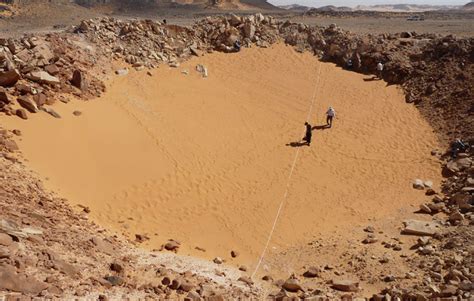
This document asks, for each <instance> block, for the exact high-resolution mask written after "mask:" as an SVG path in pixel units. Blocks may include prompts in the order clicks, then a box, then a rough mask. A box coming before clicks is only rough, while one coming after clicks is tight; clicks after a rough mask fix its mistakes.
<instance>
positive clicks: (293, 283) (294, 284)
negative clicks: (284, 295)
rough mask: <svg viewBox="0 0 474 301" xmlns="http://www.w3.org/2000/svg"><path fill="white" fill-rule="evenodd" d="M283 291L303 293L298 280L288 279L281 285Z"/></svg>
mask: <svg viewBox="0 0 474 301" xmlns="http://www.w3.org/2000/svg"><path fill="white" fill-rule="evenodd" d="M282 287H283V289H285V290H286V291H289V292H294V293H296V292H298V291H304V290H303V288H302V287H301V285H300V284H299V282H298V280H297V279H295V278H289V279H287V280H286V281H285V283H283V285H282Z"/></svg>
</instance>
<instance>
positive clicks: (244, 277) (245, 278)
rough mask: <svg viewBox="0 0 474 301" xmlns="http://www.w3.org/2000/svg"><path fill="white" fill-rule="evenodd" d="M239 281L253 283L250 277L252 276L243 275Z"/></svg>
mask: <svg viewBox="0 0 474 301" xmlns="http://www.w3.org/2000/svg"><path fill="white" fill-rule="evenodd" d="M238 281H240V282H243V283H245V284H247V285H253V281H252V279H250V277H248V276H241V277H239V279H238Z"/></svg>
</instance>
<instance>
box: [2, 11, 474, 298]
mask: <svg viewBox="0 0 474 301" xmlns="http://www.w3.org/2000/svg"><path fill="white" fill-rule="evenodd" d="M236 40H239V41H241V43H242V45H243V47H269V46H270V45H271V44H273V43H276V42H279V41H284V42H285V43H287V44H290V45H292V46H294V47H295V49H296V50H297V51H300V52H303V51H311V52H313V53H314V54H315V55H316V56H318V57H319V58H320V59H322V60H325V61H330V62H334V63H336V64H337V65H339V66H341V67H347V62H348V60H349V59H350V60H352V66H350V69H351V70H353V71H355V72H361V73H365V74H368V78H367V80H377V78H375V77H373V76H371V74H374V73H375V71H376V65H377V63H378V62H382V63H383V64H384V70H383V73H382V77H383V79H384V80H386V81H387V82H388V83H389V84H399V85H401V87H402V88H403V89H404V91H405V94H406V101H407V103H413V104H414V105H415V106H417V108H419V110H420V112H421V113H422V114H423V116H424V117H425V118H426V119H427V120H428V121H429V122H430V123H431V125H432V126H433V128H434V129H435V130H436V131H437V133H438V134H439V137H440V140H441V141H443V142H444V143H445V145H448V142H449V141H451V140H452V139H453V138H458V137H461V138H463V139H465V140H467V141H469V142H470V143H471V145H472V143H473V142H474V140H473V139H474V127H473V126H472V124H474V117H473V116H474V114H473V112H474V89H473V83H474V65H473V61H474V50H473V44H474V39H472V38H463V39H460V38H456V37H455V36H438V35H432V34H422V35H419V34H417V33H415V32H403V33H399V34H381V35H361V34H355V33H351V32H348V31H345V30H342V29H340V28H339V27H337V26H336V25H331V26H328V27H318V26H307V25H304V24H296V23H291V22H289V21H286V22H281V21H277V20H276V19H274V18H272V17H269V16H263V15H261V14H256V15H253V16H249V17H239V16H236V15H230V16H225V17H208V18H204V19H202V20H200V21H197V22H196V23H195V24H194V25H193V26H191V27H179V26H174V25H165V24H162V23H160V22H156V21H150V20H140V21H138V20H135V21H133V20H132V21H122V20H118V19H113V18H99V19H92V20H85V21H83V22H82V23H81V24H80V25H78V26H76V27H74V28H71V29H69V30H68V31H67V32H62V33H50V34H46V35H36V36H32V35H27V36H24V37H23V38H20V39H3V40H2V39H0V86H1V89H0V111H1V112H3V113H4V114H6V115H12V117H11V118H23V119H28V116H30V114H44V113H46V114H50V115H51V118H60V117H61V116H59V114H57V113H56V112H55V111H54V103H55V102H56V101H62V102H66V103H67V102H68V99H69V98H70V97H79V98H83V99H85V100H88V99H92V98H94V97H98V96H100V95H101V93H103V92H104V91H105V86H104V84H103V82H102V81H101V79H102V78H104V76H106V75H108V74H111V67H110V66H112V63H113V62H114V61H120V62H121V61H125V62H126V63H128V64H129V68H136V69H138V70H141V69H146V68H156V67H158V66H160V65H163V64H166V65H168V66H170V67H178V66H179V64H180V62H181V61H183V60H186V59H188V58H189V57H191V56H201V55H203V54H204V53H209V52H213V51H223V52H231V51H233V44H234V42H235V41H236ZM204 68H205V67H204ZM116 73H117V74H118V75H124V76H125V75H126V74H127V69H121V70H116ZM0 134H1V135H0V150H1V153H0V154H1V156H0V158H2V159H0V160H1V161H0V163H1V165H2V169H1V170H2V174H1V176H2V185H1V187H0V202H1V203H0V204H2V211H1V215H0V219H1V223H0V234H2V235H1V236H0V245H1V246H2V249H0V251H1V252H0V263H1V265H0V269H1V270H0V290H4V291H9V292H12V294H15V293H19V294H25V295H29V296H43V297H47V296H64V295H67V294H70V295H76V296H85V295H86V294H87V293H90V292H101V294H104V297H101V298H102V299H104V298H106V297H105V296H106V295H108V296H121V295H120V294H129V293H131V292H134V293H136V294H143V295H140V296H146V295H148V296H149V297H151V298H157V297H164V296H168V297H171V298H173V297H177V296H178V295H179V296H181V297H183V298H184V297H185V296H188V297H187V298H188V299H190V300H199V298H204V297H205V298H207V299H209V300H221V299H223V298H226V297H227V298H230V297H233V296H238V295H240V296H247V297H249V296H251V295H252V294H253V295H252V296H255V294H257V291H256V289H255V284H254V280H255V279H254V280H252V279H250V278H248V277H247V276H242V277H240V278H239V279H233V281H235V283H240V284H245V286H246V287H248V288H249V289H248V290H246V291H245V290H242V289H241V288H238V286H232V289H231V288H230V287H227V288H225V287H219V285H217V284H216V283H214V282H212V280H210V279H208V278H204V279H203V278H202V277H199V276H197V275H195V274H193V273H192V272H187V273H181V274H179V273H176V272H172V271H171V270H168V269H166V268H165V267H156V266H150V265H148V266H147V265H145V266H141V265H139V264H137V263H136V262H135V261H134V258H133V256H132V257H130V255H128V253H127V252H126V251H124V248H126V247H130V245H129V243H128V242H124V241H121V240H120V238H118V237H111V236H108V234H107V231H105V230H103V229H100V228H99V227H98V226H96V225H94V224H92V223H91V222H90V221H88V220H87V212H86V211H84V210H83V212H76V211H74V210H72V209H71V208H70V207H69V205H67V203H66V202H65V201H64V200H61V199H58V198H55V197H53V196H52V195H51V194H49V193H46V192H44V189H43V188H42V186H41V184H40V182H38V181H37V180H35V179H34V177H32V176H26V175H28V173H27V172H26V171H25V170H24V167H23V165H22V164H21V163H20V161H21V160H19V159H18V154H17V152H18V147H17V146H16V144H15V143H14V142H13V140H11V136H12V135H21V133H19V132H18V131H17V132H7V131H5V130H0ZM432 154H433V156H438V157H439V158H440V159H441V160H442V161H443V162H444V164H443V175H444V176H445V178H446V180H445V182H444V183H443V188H442V190H441V191H434V190H433V189H432V188H430V185H429V183H428V182H423V181H415V182H414V189H420V190H422V189H423V191H424V192H425V193H426V195H429V196H431V197H432V202H430V203H426V204H422V205H421V207H420V214H425V215H431V216H432V220H433V221H432V222H422V221H417V220H409V221H406V222H405V226H404V229H403V230H402V232H401V233H400V234H403V235H417V236H420V238H419V240H418V242H417V244H416V245H414V246H412V247H413V250H416V252H415V253H414V255H413V256H410V257H408V258H406V259H405V260H407V261H408V262H409V263H410V264H411V265H412V266H413V269H414V270H415V271H416V275H421V278H420V277H418V276H417V277H415V276H414V275H413V274H410V275H408V274H407V275H405V276H404V279H405V280H406V279H413V281H411V282H410V281H409V283H407V282H406V281H403V282H402V281H401V279H400V276H397V277H395V276H394V275H390V274H389V273H387V275H385V276H386V277H384V278H383V279H382V280H381V281H384V282H387V287H386V289H385V290H383V291H382V292H380V293H379V294H375V295H374V296H373V298H372V299H373V300H392V299H394V300H427V299H428V298H441V299H440V300H458V299H460V298H464V299H469V298H472V297H474V296H473V295H472V294H473V291H474V287H473V281H474V274H473V272H474V265H473V262H472V258H473V253H474V248H473V246H474V244H473V241H474V239H473V238H474V237H473V230H472V229H473V228H472V226H473V224H474V218H473V217H474V215H473V212H474V209H473V208H474V198H473V191H474V165H473V160H474V151H473V150H472V148H471V149H470V150H468V151H467V152H464V153H460V154H459V155H458V157H457V158H456V159H452V158H450V156H449V154H447V153H446V152H445V151H437V150H434V151H433V153H432ZM440 172H441V171H440ZM369 230H370V229H369ZM369 230H368V231H367V233H368V234H367V237H366V238H365V239H364V241H365V242H363V243H364V244H368V245H370V244H375V243H379V242H378V240H377V237H376V235H375V234H374V233H372V232H373V231H369ZM385 243H386V242H385ZM170 246H171V245H170ZM398 247H399V246H398V244H394V245H392V244H390V246H389V248H393V249H395V248H398ZM381 264H382V263H381ZM321 268H323V269H324V267H311V268H309V269H308V270H307V271H306V272H305V273H304V275H302V276H293V277H291V278H290V279H286V280H275V281H273V280H272V279H271V277H270V276H266V277H264V279H263V280H266V281H269V282H270V285H271V287H274V288H276V291H275V292H272V293H271V296H273V297H274V298H275V299H278V300H283V299H285V297H297V298H313V300H318V298H328V297H329V298H330V297H331V296H333V297H334V296H339V297H344V296H357V292H358V290H359V288H358V286H359V285H358V282H357V281H349V280H347V279H344V280H342V281H339V280H336V281H335V282H326V283H325V285H324V286H322V289H313V288H312V289H308V288H307V287H306V286H305V285H302V284H301V282H302V280H303V279H306V278H310V279H312V278H318V275H319V271H320V269H321ZM163 269H165V270H163ZM150 271H152V274H153V273H154V274H153V276H150V277H147V278H145V279H144V275H147V276H148V275H150ZM168 274H169V275H170V276H166V275H168ZM360 276H361V275H360ZM361 277H362V276H361ZM177 278H179V279H180V280H179V281H178V280H177V281H174V280H176V279H177ZM183 279H184V280H183ZM331 281H332V280H331ZM183 283H185V285H183ZM188 284H189V285H188ZM203 286H205V287H206V288H207V287H209V288H210V290H208V289H204V288H203ZM252 287H254V288H253V289H250V288H252ZM329 290H331V291H332V292H333V293H329V295H328V293H327V292H328V291H329ZM334 292H336V295H334ZM337 292H342V293H340V294H339V293H337ZM224 294H226V295H224ZM213 295H214V297H212V296H213ZM97 296H98V295H97ZM213 298H214V299H213ZM308 300H311V299H308Z"/></svg>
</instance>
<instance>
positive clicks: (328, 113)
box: [326, 107, 336, 127]
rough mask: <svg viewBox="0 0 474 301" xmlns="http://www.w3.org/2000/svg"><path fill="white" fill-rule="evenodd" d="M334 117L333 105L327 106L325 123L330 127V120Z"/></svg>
mask: <svg viewBox="0 0 474 301" xmlns="http://www.w3.org/2000/svg"><path fill="white" fill-rule="evenodd" d="M334 117H336V111H335V110H334V109H333V107H329V109H328V111H327V112H326V125H328V127H332V121H333V119H334Z"/></svg>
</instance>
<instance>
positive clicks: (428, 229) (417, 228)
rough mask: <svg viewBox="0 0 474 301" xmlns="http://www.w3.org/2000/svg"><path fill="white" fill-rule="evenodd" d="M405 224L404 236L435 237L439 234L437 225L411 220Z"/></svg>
mask: <svg viewBox="0 0 474 301" xmlns="http://www.w3.org/2000/svg"><path fill="white" fill-rule="evenodd" d="M403 223H404V224H405V228H404V229H403V230H402V234H406V235H420V236H433V235H435V234H436V233H437V228H436V225H435V224H434V223H433V222H424V221H419V220H413V219H410V220H405V221H404V222H403Z"/></svg>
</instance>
